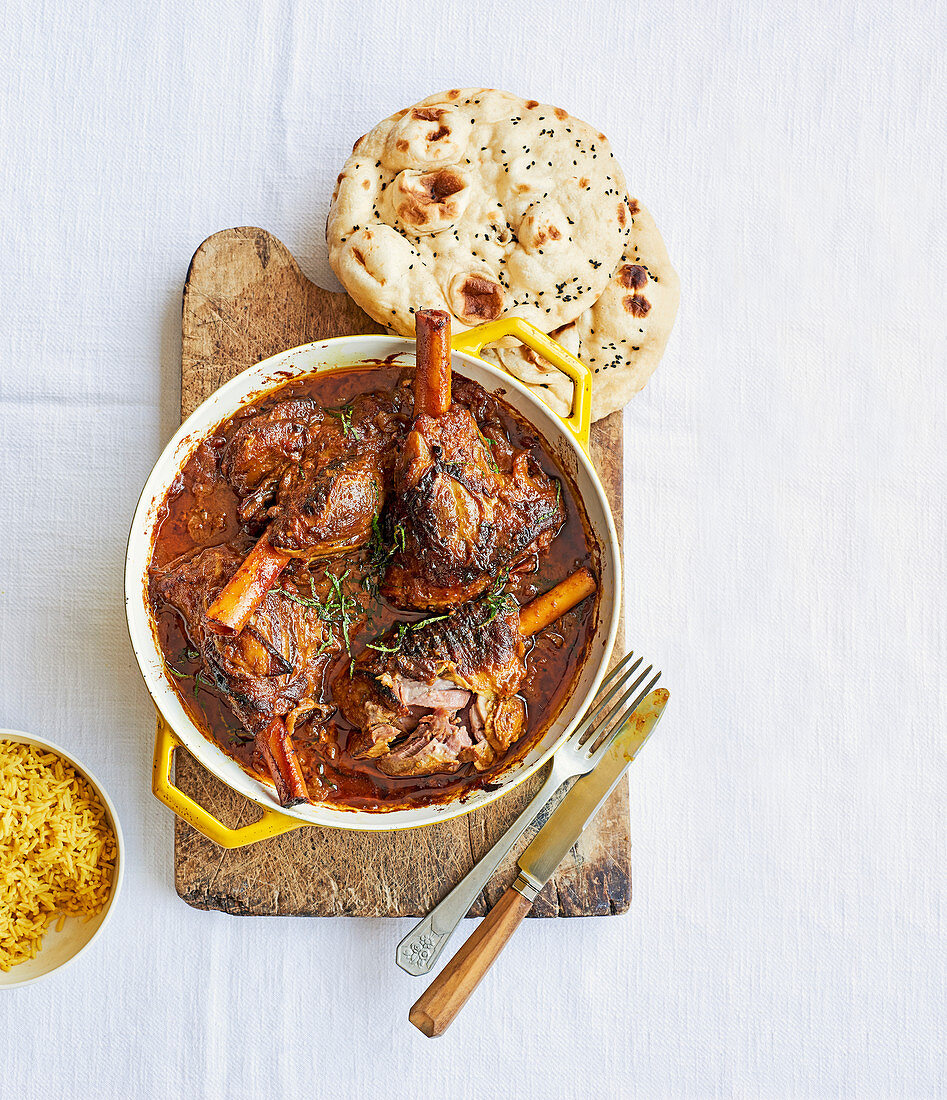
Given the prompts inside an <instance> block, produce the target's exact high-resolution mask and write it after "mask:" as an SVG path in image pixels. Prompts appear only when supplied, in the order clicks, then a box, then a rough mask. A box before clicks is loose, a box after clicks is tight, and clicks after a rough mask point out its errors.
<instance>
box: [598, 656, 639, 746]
mask: <svg viewBox="0 0 947 1100" xmlns="http://www.w3.org/2000/svg"><path fill="white" fill-rule="evenodd" d="M653 668H654V665H648V667H647V668H646V669H645V670H644V672H640V673H639V674H638V676H637V678H636V679H635V681H634V683H633V684H632V685H631V686H630V687H628V688H627V689H626V690H625V691H624V692H623V694H622V695H621V697H620V698H619V700H618V702H617V703H615V705H614V706H613V707H612V709H611V710H610V711H609V712H608V713H607V714H606V715H605V716H604V717H603V716H602V711H604V709H605V706H604V704H603V705H602V706H600V707H599V708H598V710H596V712H595V713H594V714H593V715H591V716H590V718H589V726H590V727H592V726H594V727H595V732H594V733H593V734H592V735H591V736H592V737H598V736H599V735H600V734H601V733H602V731H603V730H605V729H607V728H608V725H609V724H610V723H611V722H612V720H613V719H614V718H615V716H616V715H617V714H619V713H622V712H623V711H624V710H625V709H626V706H625V704H626V703H627V702H628V700H629V699H630V698H631V696H632V695H634V693H635V692H636V691H637V690H638V688H639V687H641V685H642V684H643V683H644V680H645V677H646V676H647V675H648V674H649V673H650V672H651V670H652V669H653ZM627 682H628V681H627V680H623V681H622V682H621V684H619V685H618V686H619V688H622V687H625V685H626V684H627ZM585 740H586V743H588V740H589V738H586V739H585Z"/></svg>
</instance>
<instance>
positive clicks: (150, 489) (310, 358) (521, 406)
mask: <svg viewBox="0 0 947 1100" xmlns="http://www.w3.org/2000/svg"><path fill="white" fill-rule="evenodd" d="M392 356H397V359H395V360H394V364H395V365H398V364H399V363H405V364H408V365H413V364H414V361H415V356H414V341H413V340H405V339H402V338H400V337H395V336H345V337H337V338H336V339H333V340H326V341H323V342H317V343H314V344H307V345H305V346H304V347H301V348H293V349H291V350H289V351H285V352H281V353H280V354H279V355H274V356H273V357H272V358H270V359H266V360H264V361H263V362H261V363H257V364H256V365H255V366H253V367H250V368H248V369H247V370H245V371H243V372H242V373H241V374H239V375H238V376H237V377H236V378H234V379H232V380H231V381H230V382H227V383H226V384H225V385H223V386H221V387H220V389H219V390H217V391H215V393H213V394H212V395H211V396H210V397H209V398H208V399H207V401H205V402H204V404H202V405H201V406H200V407H199V408H198V409H196V410H195V411H194V413H193V414H192V415H191V416H190V417H189V418H188V419H187V420H186V421H185V422H184V423H183V424H182V425H181V428H180V429H179V430H178V432H177V434H176V435H175V436H174V438H173V439H172V440H171V442H170V443H169V444H168V446H167V448H166V449H165V451H164V453H163V454H162V455H161V457H160V458H159V459H158V462H157V463H156V465H155V467H154V469H153V471H152V472H151V475H150V477H149V478H148V481H147V482H146V484H145V488H144V490H143V491H142V496H141V499H140V501H139V503H138V508H137V510H136V512H135V518H134V520H133V521H132V527H131V532H130V535H129V540H128V554H127V558H126V563H125V606H126V614H127V617H128V629H129V634H130V637H131V642H132V647H133V649H134V651H135V656H136V657H137V659H138V664H139V666H140V668H141V672H142V675H143V677H144V679H145V683H146V684H147V686H148V690H149V691H150V692H151V695H152V697H153V699H154V701H155V703H156V705H157V706H158V708H159V709H160V711H161V713H162V714H163V715H164V717H165V719H166V720H167V721H168V723H169V725H170V726H171V728H172V729H173V730H174V732H175V733H176V734H177V735H178V737H179V738H180V739H181V741H182V742H184V744H185V745H186V746H187V748H188V750H189V751H190V752H191V753H192V754H193V755H194V756H195V757H197V759H198V760H199V761H200V762H201V763H202V764H203V765H204V766H205V767H206V768H207V769H208V770H209V771H211V772H213V773H214V774H215V775H217V776H218V777H219V778H221V779H222V780H223V781H224V782H225V783H227V784H228V785H229V786H231V787H232V788H233V789H234V790H236V791H239V792H240V793H241V794H243V795H246V797H247V798H250V799H252V800H254V801H255V802H258V803H260V804H261V805H263V806H265V807H268V808H277V809H278V808H280V807H279V805H278V803H277V801H276V799H275V797H274V794H273V790H272V788H271V787H269V786H267V785H266V784H264V783H262V782H260V781H259V780H258V779H256V778H254V777H253V776H251V775H249V774H248V773H247V772H245V771H244V770H243V769H242V768H241V767H240V765H239V764H237V763H236V761H234V760H232V759H231V758H230V757H229V756H228V755H227V754H226V753H225V752H224V751H223V750H222V749H220V748H219V747H218V746H217V745H216V744H214V743H213V742H212V741H211V740H210V739H208V738H207V737H205V736H204V735H203V734H202V733H201V731H200V730H199V729H198V728H197V726H195V724H194V723H193V721H192V720H191V718H190V716H189V715H188V713H187V711H186V710H185V709H184V707H183V706H182V704H181V701H180V699H179V697H178V694H177V692H176V691H175V690H174V687H173V685H172V684H171V682H170V678H169V676H168V674H167V672H166V669H165V664H164V658H163V656H162V654H161V651H160V648H159V646H158V642H157V637H156V634H155V631H154V628H153V624H152V620H151V614H150V611H149V608H148V563H149V560H150V557H151V548H152V542H153V537H154V527H155V522H156V519H157V514H158V510H159V508H160V506H161V502H162V501H163V500H164V497H165V494H166V492H167V490H168V487H169V486H170V484H171V482H172V481H173V480H174V478H175V476H176V475H177V472H178V471H179V470H180V468H181V467H182V466H183V465H184V463H185V462H186V461H187V459H188V457H189V456H190V455H191V453H192V452H193V450H194V449H195V447H196V446H197V445H198V444H199V443H200V441H201V440H202V439H203V438H204V437H205V436H206V435H207V434H208V432H209V431H210V430H211V429H212V428H213V427H214V426H215V425H217V424H219V423H221V422H222V421H223V420H226V419H227V418H228V417H230V416H232V415H233V413H234V412H236V411H237V409H239V408H240V407H241V406H243V405H245V404H247V403H248V402H249V401H251V400H253V399H255V398H257V397H259V396H260V395H261V394H262V393H263V392H265V391H267V390H269V389H272V388H273V387H275V386H278V385H283V384H285V383H286V382H287V381H290V380H291V379H292V378H296V377H299V376H303V375H311V374H315V373H318V372H320V371H325V370H332V369H337V368H339V367H343V366H345V367H355V366H359V365H361V364H363V363H365V362H366V361H371V360H382V359H389V358H390V357H392ZM452 366H453V369H454V371H456V372H457V373H458V374H461V375H464V376H465V377H467V378H471V379H473V380H474V381H475V382H478V383H479V384H480V385H481V386H483V388H484V389H485V390H487V392H488V393H494V394H498V395H499V396H502V398H503V399H504V400H505V401H506V402H507V403H508V404H510V405H511V406H512V407H513V408H515V409H516V410H517V411H519V412H520V413H521V414H522V415H523V416H525V417H526V419H527V420H529V421H530V422H531V423H532V424H533V425H534V426H535V427H536V428H537V430H538V431H539V432H540V434H541V435H542V436H543V438H544V439H545V440H546V441H547V443H548V444H549V446H550V448H551V450H552V452H553V453H554V454H555V456H556V458H557V459H558V460H559V462H560V464H561V465H562V467H563V469H564V470H565V471H566V472H567V473H568V474H569V475H570V477H572V479H573V481H574V482H575V484H576V486H577V488H578V491H579V494H580V496H581V498H582V500H583V502H584V504H585V508H586V511H587V513H588V517H589V521H590V523H591V525H592V529H593V532H594V534H595V537H596V538H597V540H598V543H599V547H600V564H601V597H600V600H599V612H598V616H599V619H598V624H597V627H596V631H595V634H594V637H593V639H592V642H591V646H590V651H589V655H588V658H587V660H586V662H585V664H584V666H583V668H582V670H581V672H580V674H579V677H578V680H577V683H576V685H575V688H574V690H573V693H572V696H571V698H570V699H569V700H568V701H567V703H566V705H565V706H564V707H563V709H562V710H561V712H560V714H559V716H558V717H557V718H556V719H555V720H554V721H553V722H552V723H551V725H550V726H549V728H548V729H547V730H546V732H545V734H544V735H543V737H542V739H541V740H540V741H539V742H538V743H537V744H536V745H535V746H534V747H533V748H532V749H531V750H530V752H529V753H528V754H527V755H526V756H525V757H524V758H523V760H522V761H520V762H519V763H518V764H517V765H516V766H515V767H513V768H511V769H510V770H509V771H507V772H505V773H504V774H503V775H502V776H501V777H500V778H499V780H498V784H497V789H494V790H490V791H486V790H473V791H471V792H470V793H469V794H467V795H465V796H464V797H463V798H462V799H459V800H456V801H454V802H451V803H447V804H444V805H436V806H423V807H417V808H412V809H405V810H392V811H387V812H378V813H372V812H368V811H364V810H347V809H344V808H336V807H332V806H326V805H316V806H306V805H303V806H297V807H293V808H292V809H288V810H282V811H281V812H283V813H285V814H288V815H289V816H292V817H296V818H299V819H300V820H302V821H307V822H309V823H311V824H313V825H325V826H330V827H335V828H345V829H369V830H385V829H401V828H411V827H414V826H418V825H427V824H431V823H433V822H435V821H442V820H446V819H447V818H450V817H455V816H457V815H458V814H461V813H466V812H468V811H470V810H473V809H476V808H477V807H479V806H483V805H485V804H486V803H488V802H491V801H493V800H494V799H495V798H498V797H499V796H500V795H502V794H503V793H505V792H506V791H507V790H509V789H510V788H512V787H514V786H516V785H517V784H519V783H521V782H522V781H523V780H524V779H526V778H527V777H528V776H529V775H531V774H532V773H533V772H534V771H535V770H536V769H537V768H539V767H541V766H542V764H543V763H545V761H546V760H548V759H549V757H550V756H551V755H552V753H553V752H554V751H555V748H556V747H557V746H558V745H559V743H560V742H561V741H562V740H563V739H564V738H565V737H566V736H567V735H568V733H569V730H570V729H571V727H572V726H573V725H574V724H575V722H576V721H577V720H578V719H579V718H580V717H581V716H582V714H583V712H584V710H585V707H586V705H587V703H588V702H589V701H590V700H591V698H592V697H593V696H594V694H595V691H596V690H597V689H598V685H599V683H600V682H601V679H602V676H603V675H604V672H605V668H606V665H607V663H608V658H609V656H610V654H611V651H612V646H613V644H614V641H615V635H616V632H617V628H618V619H619V609H620V605H621V576H620V555H619V546H618V539H617V536H616V533H615V526H614V523H613V522H612V517H611V512H610V510H609V506H608V502H607V500H606V498H605V494H604V491H603V489H602V487H601V483H600V482H599V480H598V478H597V477H596V475H595V472H594V469H593V468H592V465H591V463H590V462H589V460H588V458H587V457H586V456H585V455H584V454H583V453H582V452H581V449H580V448H579V447H578V446H577V445H576V444H575V443H574V442H573V441H572V439H571V437H570V436H569V434H568V433H567V431H566V430H565V429H564V427H563V425H562V421H561V420H560V419H559V417H558V416H556V415H555V414H554V413H552V412H550V411H549V409H547V408H546V406H545V405H543V404H542V403H541V402H540V401H538V400H537V398H536V397H535V396H534V395H533V394H532V393H530V391H529V390H527V389H526V388H525V387H524V386H522V385H521V384H520V383H519V382H517V381H516V380H515V379H512V378H510V376H509V375H507V374H505V373H504V372H503V371H502V370H501V369H500V368H498V367H496V366H494V365H492V364H488V363H486V362H484V361H483V360H480V359H477V358H475V357H473V356H470V355H465V354H461V353H458V352H454V354H453V360H452Z"/></svg>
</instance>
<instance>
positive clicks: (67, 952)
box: [0, 729, 124, 989]
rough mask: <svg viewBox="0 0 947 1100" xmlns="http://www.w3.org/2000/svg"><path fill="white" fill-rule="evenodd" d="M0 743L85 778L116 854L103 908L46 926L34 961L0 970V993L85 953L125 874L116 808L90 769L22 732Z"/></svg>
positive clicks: (0, 735) (2, 733) (3, 735)
mask: <svg viewBox="0 0 947 1100" xmlns="http://www.w3.org/2000/svg"><path fill="white" fill-rule="evenodd" d="M0 741H13V742H15V743H16V744H18V745H31V746H32V747H33V748H37V749H43V750H45V751H48V752H54V753H55V754H56V755H57V756H60V757H62V759H63V760H65V761H66V763H67V764H71V765H72V767H73V768H75V770H76V771H77V772H79V774H80V775H82V776H84V777H85V778H86V779H87V780H88V781H89V783H90V784H91V785H92V787H93V788H94V790H95V792H96V794H97V795H98V796H99V799H100V800H101V802H102V805H103V806H104V807H105V812H106V814H107V816H108V819H109V824H110V825H111V826H112V832H113V833H114V834H115V849H116V852H117V855H116V860H115V873H114V875H113V877H112V888H111V890H110V891H109V896H108V898H107V900H106V902H105V904H104V905H103V906H102V908H101V909H100V910H99V911H98V913H96V915H95V916H94V917H92V918H90V919H89V920H84V919H83V918H82V917H67V918H66V919H65V920H64V921H63V926H62V928H61V929H60V930H59V931H57V930H56V925H57V924H58V918H57V919H55V920H53V922H52V924H51V925H50V926H49V931H48V932H47V933H46V935H45V936H44V937H43V946H42V948H41V949H40V951H39V953H38V954H37V955H36V957H35V958H33V959H28V960H27V961H26V962H22V963H18V964H17V965H16V966H14V967H13V968H12V969H10V970H7V971H2V970H0V989H13V988H15V987H17V986H23V985H29V984H30V983H31V982H36V981H39V979H40V978H43V977H45V976H46V975H47V974H52V972H53V971H54V970H58V969H59V968H60V967H62V966H65V964H66V963H68V962H71V961H72V960H73V959H75V958H76V957H77V956H78V955H79V954H80V953H81V952H82V951H84V950H85V949H86V948H87V947H88V946H89V944H90V943H91V942H92V940H93V939H94V938H95V937H96V936H97V935H98V933H99V932H100V931H101V930H102V928H103V927H104V926H105V923H106V921H107V920H108V918H109V914H110V913H111V912H112V908H113V907H114V905H115V901H116V898H117V897H118V893H119V890H120V888H121V884H122V875H123V872H124V868H123V844H122V830H121V826H120V825H119V823H118V815H117V814H116V813H115V807H114V806H113V805H112V802H111V800H110V799H109V797H108V795H107V794H106V793H105V791H104V790H103V789H102V785H101V784H100V783H99V781H98V780H97V779H96V778H95V776H94V775H93V774H92V773H91V772H90V771H89V769H88V768H86V767H85V766H84V765H83V764H80V763H79V761H78V760H76V759H75V757H73V756H71V755H70V754H69V753H68V752H66V750H65V749H61V748H60V747H59V746H58V745H54V744H53V743H52V742H51V741H43V740H40V738H38V737H33V736H32V735H30V734H28V733H23V732H22V731H21V730H3V729H0Z"/></svg>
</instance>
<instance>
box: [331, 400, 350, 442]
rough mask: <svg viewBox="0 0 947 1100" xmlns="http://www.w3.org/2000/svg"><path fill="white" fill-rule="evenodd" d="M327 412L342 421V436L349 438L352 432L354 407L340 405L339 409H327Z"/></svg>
mask: <svg viewBox="0 0 947 1100" xmlns="http://www.w3.org/2000/svg"><path fill="white" fill-rule="evenodd" d="M326 412H327V413H328V414H329V416H334V417H335V418H336V420H339V421H341V423H342V434H343V435H344V436H345V437H346V438H347V437H348V436H349V435H350V434H351V432H352V406H351V405H340V406H339V408H337V409H326Z"/></svg>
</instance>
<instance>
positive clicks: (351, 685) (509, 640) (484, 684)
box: [333, 596, 526, 775]
mask: <svg viewBox="0 0 947 1100" xmlns="http://www.w3.org/2000/svg"><path fill="white" fill-rule="evenodd" d="M525 654H526V644H525V640H524V638H523V636H522V635H521V634H520V629H519V608H518V606H517V604H516V601H515V600H514V599H512V598H511V597H506V598H504V597H502V596H498V597H495V598H494V599H485V600H479V601H477V602H475V603H471V604H467V605H465V606H464V607H462V608H460V609H459V610H458V611H455V612H454V613H453V614H452V615H450V616H443V617H442V616H436V617H434V618H431V619H427V620H422V621H421V622H420V623H411V624H405V623H399V624H398V625H397V626H396V627H395V628H394V629H392V630H390V631H389V632H388V633H386V634H384V635H382V636H381V637H380V638H378V639H376V640H375V642H373V643H371V644H370V648H368V649H366V650H365V652H364V653H362V654H361V656H360V657H359V658H358V659H357V660H356V662H355V667H354V669H353V674H352V676H351V677H348V676H340V677H339V678H338V679H337V680H336V682H335V685H334V688H333V695H334V698H335V702H336V703H337V704H338V707H339V709H340V710H341V712H342V714H343V715H344V717H345V718H346V719H347V720H348V721H349V722H351V723H352V725H353V726H355V727H356V728H357V729H358V730H359V731H360V734H359V735H357V736H356V737H355V738H354V740H350V745H349V751H350V752H352V754H353V755H355V756H360V757H369V758H378V759H377V760H376V765H377V767H378V768H379V770H380V771H383V772H385V773H386V774H388V775H430V774H432V773H434V772H454V771H456V770H457V769H458V768H459V767H460V766H461V764H464V763H467V762H471V763H473V764H474V766H475V767H476V768H477V770H478V771H482V770H483V769H485V768H487V767H489V765H490V764H492V763H493V761H494V760H495V759H496V758H497V756H499V755H501V754H502V753H504V752H506V750H507V749H508V748H509V747H510V745H511V744H512V743H513V742H514V741H515V740H516V739H517V738H518V737H519V735H520V733H521V732H522V730H523V723H524V721H525V717H526V710H525V704H524V703H523V701H522V699H520V698H519V697H518V696H517V695H516V693H517V691H518V690H519V687H520V684H521V683H522V682H523V678H524V676H525V675H526V661H525ZM395 741H397V742H399V743H398V744H397V747H395V748H392V747H391V746H392V742H395Z"/></svg>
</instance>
